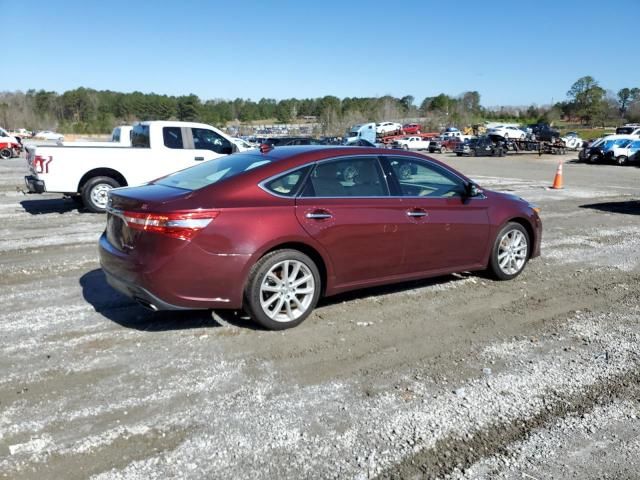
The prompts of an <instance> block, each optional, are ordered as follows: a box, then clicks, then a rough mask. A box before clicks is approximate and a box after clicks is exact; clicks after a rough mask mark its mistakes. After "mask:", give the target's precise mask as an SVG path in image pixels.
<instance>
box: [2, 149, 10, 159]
mask: <svg viewBox="0 0 640 480" xmlns="http://www.w3.org/2000/svg"><path fill="white" fill-rule="evenodd" d="M11 157H13V152H12V151H11V149H10V148H3V149H2V150H0V158H2V159H3V160H7V159H9V158H11Z"/></svg>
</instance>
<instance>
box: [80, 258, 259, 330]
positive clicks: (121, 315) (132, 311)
mask: <svg viewBox="0 0 640 480" xmlns="http://www.w3.org/2000/svg"><path fill="white" fill-rule="evenodd" d="M80 286H81V287H82V296H83V297H84V299H85V300H86V301H87V302H88V303H90V304H91V305H92V306H93V308H94V309H95V311H96V312H98V313H99V314H100V315H102V316H103V317H105V318H107V319H109V320H111V321H112V322H115V323H117V324H119V325H122V326H123V327H126V328H131V329H135V330H143V331H149V332H161V331H166V330H185V329H190V328H204V327H222V326H225V325H226V324H228V325H232V326H238V327H244V328H250V329H256V328H258V327H257V326H256V325H255V324H253V323H252V322H250V321H249V319H248V318H246V317H244V316H243V315H242V314H241V313H240V312H235V311H216V312H214V313H212V312H211V310H184V311H163V312H153V311H151V310H148V309H146V308H144V307H142V306H140V305H139V304H138V303H136V302H135V301H133V300H132V299H130V298H129V297H126V296H125V295H123V294H121V293H120V292H117V291H116V290H114V289H113V288H112V287H111V286H110V285H109V284H108V283H107V280H106V278H105V275H104V272H103V271H102V270H101V269H96V270H92V271H90V272H87V273H85V274H84V275H83V276H82V277H80Z"/></svg>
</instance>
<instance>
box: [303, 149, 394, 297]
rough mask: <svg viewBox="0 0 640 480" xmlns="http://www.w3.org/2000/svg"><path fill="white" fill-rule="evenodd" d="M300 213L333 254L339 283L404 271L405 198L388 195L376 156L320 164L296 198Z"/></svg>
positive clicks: (365, 280)
mask: <svg viewBox="0 0 640 480" xmlns="http://www.w3.org/2000/svg"><path fill="white" fill-rule="evenodd" d="M296 215H297V218H298V220H299V222H300V224H301V225H302V226H303V228H304V229H305V231H306V232H307V233H308V234H309V235H310V236H312V237H313V238H314V239H315V240H316V241H317V242H319V243H320V244H321V245H322V246H323V247H324V249H325V251H326V252H327V254H328V255H329V257H330V259H331V263H332V267H333V271H334V274H335V278H334V279H332V282H331V283H332V284H333V285H334V287H336V288H338V289H339V288H340V287H341V286H342V287H348V286H354V285H366V284H367V283H376V282H378V281H380V280H381V279H384V278H388V277H393V276H394V275H397V274H398V273H399V272H400V270H401V268H400V267H401V265H402V263H403V261H404V238H403V236H402V232H401V231H400V229H399V225H400V223H401V222H402V221H403V212H402V200H401V199H399V198H392V197H391V196H390V195H389V189H388V185H387V182H386V179H385V176H384V174H383V172H382V168H381V166H380V163H379V160H378V158H377V157H375V156H357V155H354V156H347V157H341V158H336V159H331V160H325V161H322V162H319V163H318V164H317V165H316V166H315V168H314V170H313V171H312V172H311V174H310V175H309V178H308V179H307V183H306V185H305V187H304V189H303V190H302V193H301V195H300V196H299V197H298V198H297V199H296Z"/></svg>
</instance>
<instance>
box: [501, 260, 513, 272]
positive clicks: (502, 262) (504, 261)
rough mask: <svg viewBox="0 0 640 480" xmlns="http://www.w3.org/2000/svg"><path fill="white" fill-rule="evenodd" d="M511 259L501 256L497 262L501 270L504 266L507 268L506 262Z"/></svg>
mask: <svg viewBox="0 0 640 480" xmlns="http://www.w3.org/2000/svg"><path fill="white" fill-rule="evenodd" d="M510 260H511V259H510V258H509V257H506V258H503V259H502V260H501V261H500V262H499V263H500V268H502V269H503V270H504V269H505V268H507V264H508V263H509V261H510Z"/></svg>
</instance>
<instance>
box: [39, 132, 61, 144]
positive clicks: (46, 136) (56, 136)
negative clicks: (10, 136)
mask: <svg viewBox="0 0 640 480" xmlns="http://www.w3.org/2000/svg"><path fill="white" fill-rule="evenodd" d="M34 138H39V139H42V140H57V141H60V140H64V135H62V134H60V133H56V132H52V131H51V130H42V131H40V132H38V133H36V134H35V135H34Z"/></svg>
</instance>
